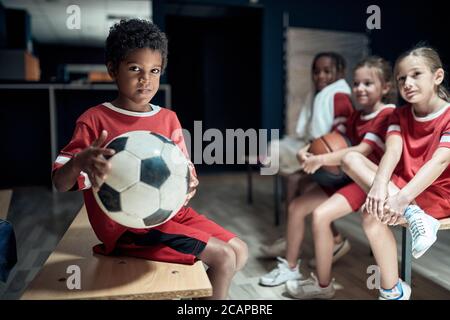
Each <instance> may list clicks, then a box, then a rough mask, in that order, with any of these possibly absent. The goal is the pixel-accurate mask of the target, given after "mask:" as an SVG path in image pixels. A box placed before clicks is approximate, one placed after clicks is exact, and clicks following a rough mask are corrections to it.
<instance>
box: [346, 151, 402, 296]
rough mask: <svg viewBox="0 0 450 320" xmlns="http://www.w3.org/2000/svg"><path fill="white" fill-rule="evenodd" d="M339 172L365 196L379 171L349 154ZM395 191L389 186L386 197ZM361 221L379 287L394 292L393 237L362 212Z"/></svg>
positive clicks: (395, 271)
mask: <svg viewBox="0 0 450 320" xmlns="http://www.w3.org/2000/svg"><path fill="white" fill-rule="evenodd" d="M342 168H343V170H344V171H345V173H346V174H347V175H348V176H349V177H350V178H352V179H353V181H355V182H356V183H357V184H358V185H359V186H360V187H361V188H362V189H363V190H365V191H366V192H368V191H369V189H370V186H371V185H372V183H373V180H374V179H375V175H376V171H377V168H378V167H377V165H375V164H374V163H373V162H372V161H370V160H369V159H367V158H366V157H364V156H363V155H361V154H360V153H357V152H349V153H347V154H346V155H345V157H344V159H343V163H342ZM398 191H399V189H398V188H397V186H395V185H394V184H393V183H392V182H389V194H395V193H397V192H398ZM362 218H363V223H362V224H363V228H364V231H365V233H366V235H367V238H368V239H369V242H370V247H371V248H372V252H373V255H374V257H375V260H376V262H377V264H378V266H379V267H380V271H381V286H382V287H383V288H385V289H390V288H393V287H394V286H395V285H396V284H397V282H398V279H399V276H398V262H397V244H396V242H395V238H394V235H393V234H392V231H391V230H390V228H389V227H388V226H387V225H386V224H383V223H381V222H379V221H377V220H376V219H375V218H374V217H372V216H371V215H370V214H368V213H367V212H366V211H364V212H363V214H362Z"/></svg>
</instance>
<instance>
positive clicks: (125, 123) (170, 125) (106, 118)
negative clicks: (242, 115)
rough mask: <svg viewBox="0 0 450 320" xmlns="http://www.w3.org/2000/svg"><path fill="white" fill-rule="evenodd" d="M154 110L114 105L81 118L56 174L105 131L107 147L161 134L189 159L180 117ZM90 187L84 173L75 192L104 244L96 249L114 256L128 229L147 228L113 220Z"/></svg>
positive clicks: (159, 109) (58, 161)
mask: <svg viewBox="0 0 450 320" xmlns="http://www.w3.org/2000/svg"><path fill="white" fill-rule="evenodd" d="M151 107H152V111H150V112H132V111H128V110H125V109H120V108H117V107H115V106H113V105H112V104H111V103H103V104H100V105H98V106H95V107H92V108H90V109H89V110H87V111H86V112H85V113H83V114H82V115H81V116H80V117H79V118H78V120H77V122H76V127H75V131H74V134H73V136H72V140H71V141H70V142H69V144H68V145H67V146H66V147H64V149H63V150H62V151H61V152H60V154H59V156H58V158H57V159H56V160H55V162H54V165H53V171H55V170H57V169H59V168H61V167H62V166H63V165H64V164H65V163H67V162H68V161H69V160H70V159H71V158H73V156H74V155H75V154H76V153H78V152H80V151H82V150H83V149H85V148H87V147H88V146H90V145H91V144H92V142H93V141H94V140H96V139H97V138H98V137H99V135H100V133H101V132H102V130H106V131H108V137H107V140H106V141H105V144H107V143H108V142H109V141H110V140H112V139H114V138H115V137H117V136H119V135H121V134H124V133H125V132H128V131H134V130H148V131H152V132H155V133H159V134H161V135H163V136H165V137H168V138H170V139H171V140H172V141H174V142H175V143H176V144H177V145H178V146H179V147H180V148H181V150H182V151H183V153H184V154H185V155H186V156H187V157H189V155H188V152H187V148H186V145H185V142H184V137H183V134H182V132H181V125H180V122H179V121H178V118H177V116H176V114H175V113H174V112H173V111H170V110H168V109H165V108H160V107H159V106H155V105H151ZM90 187H91V182H90V181H89V178H88V176H87V174H86V173H84V172H81V174H80V176H79V177H78V183H77V184H76V185H75V186H74V187H73V188H72V190H84V192H83V196H84V202H85V205H86V210H87V212H88V216H89V221H90V222H91V225H92V228H93V229H94V232H95V234H96V235H97V237H98V238H99V239H100V240H101V241H102V242H103V243H104V246H101V247H100V246H97V247H96V251H97V252H98V253H103V254H109V253H111V252H112V251H113V250H114V247H115V244H116V242H117V240H118V239H119V237H120V236H121V235H122V234H123V233H124V232H125V231H127V230H129V231H132V232H134V233H145V232H148V230H147V229H132V228H127V227H124V226H122V225H120V224H118V223H116V222H115V221H113V220H111V219H110V218H109V217H108V216H107V215H106V214H105V213H103V211H102V210H101V209H100V207H99V206H98V204H97V202H96V201H95V198H94V195H93V192H92V189H91V188H90ZM182 210H183V209H182ZM180 211H181V210H180Z"/></svg>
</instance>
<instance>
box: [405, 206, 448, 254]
mask: <svg viewBox="0 0 450 320" xmlns="http://www.w3.org/2000/svg"><path fill="white" fill-rule="evenodd" d="M405 218H406V221H408V225H409V227H408V229H409V231H410V232H411V236H412V255H413V257H414V258H416V259H418V258H420V257H421V256H422V255H423V254H424V253H425V251H427V250H428V249H429V248H430V247H431V246H432V245H433V243H434V242H435V241H436V239H437V237H436V234H437V232H438V230H439V226H440V225H441V224H440V222H439V221H438V220H436V219H435V218H433V217H432V216H430V215H428V214H426V213H425V212H424V211H423V210H422V209H421V208H420V207H418V206H416V205H409V206H408V207H407V208H406V210H405Z"/></svg>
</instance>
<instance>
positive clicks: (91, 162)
mask: <svg viewBox="0 0 450 320" xmlns="http://www.w3.org/2000/svg"><path fill="white" fill-rule="evenodd" d="M107 136H108V132H107V131H106V130H103V131H102V133H101V134H100V136H99V137H98V138H97V140H95V141H94V142H93V143H92V145H91V146H90V147H87V148H86V149H84V150H83V151H81V152H79V153H77V154H76V155H75V158H74V165H75V166H76V168H77V169H79V170H80V171H84V172H86V174H87V175H88V177H89V180H90V181H91V184H92V189H93V190H94V191H95V192H97V191H98V190H99V188H100V186H101V185H102V183H103V181H105V180H106V178H107V176H108V173H109V172H110V171H111V163H110V162H109V161H108V160H106V159H105V157H104V155H108V156H112V155H113V154H114V153H115V151H114V150H113V149H107V148H104V147H100V146H101V145H102V144H103V143H104V142H105V140H106V137H107Z"/></svg>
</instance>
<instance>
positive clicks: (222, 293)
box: [199, 237, 236, 300]
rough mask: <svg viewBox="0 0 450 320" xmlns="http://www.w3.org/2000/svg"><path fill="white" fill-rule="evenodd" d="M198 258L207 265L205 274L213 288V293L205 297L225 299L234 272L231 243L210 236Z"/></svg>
mask: <svg viewBox="0 0 450 320" xmlns="http://www.w3.org/2000/svg"><path fill="white" fill-rule="evenodd" d="M199 259H200V260H202V261H203V262H204V263H206V264H207V265H208V267H209V268H208V271H207V274H208V277H209V280H210V281H211V285H212V288H213V295H212V296H211V297H208V298H206V299H212V300H224V299H227V297H228V290H229V288H230V284H231V280H232V279H233V276H234V274H235V273H236V254H235V252H234V250H233V248H232V247H231V245H229V244H228V243H226V242H223V241H222V240H219V239H217V238H213V237H211V238H210V239H209V241H208V243H207V244H206V247H205V249H204V250H203V251H202V253H200V255H199Z"/></svg>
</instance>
